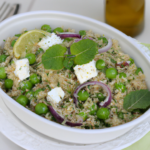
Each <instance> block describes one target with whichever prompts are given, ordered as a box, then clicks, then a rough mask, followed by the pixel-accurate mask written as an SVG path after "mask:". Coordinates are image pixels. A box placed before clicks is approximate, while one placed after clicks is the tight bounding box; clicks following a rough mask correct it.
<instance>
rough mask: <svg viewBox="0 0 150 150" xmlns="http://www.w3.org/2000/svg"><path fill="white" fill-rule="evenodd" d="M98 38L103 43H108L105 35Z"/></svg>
mask: <svg viewBox="0 0 150 150" xmlns="http://www.w3.org/2000/svg"><path fill="white" fill-rule="evenodd" d="M98 40H103V43H104V44H108V40H107V39H106V38H105V37H103V36H102V37H99V38H98Z"/></svg>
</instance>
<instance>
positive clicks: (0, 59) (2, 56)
mask: <svg viewBox="0 0 150 150" xmlns="http://www.w3.org/2000/svg"><path fill="white" fill-rule="evenodd" d="M6 58H7V56H6V55H4V54H3V55H1V56H0V63H2V62H5V60H6Z"/></svg>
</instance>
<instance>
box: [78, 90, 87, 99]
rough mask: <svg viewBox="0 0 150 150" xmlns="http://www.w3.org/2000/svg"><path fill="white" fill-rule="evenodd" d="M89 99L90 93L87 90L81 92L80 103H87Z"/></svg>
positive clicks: (79, 95) (79, 94)
mask: <svg viewBox="0 0 150 150" xmlns="http://www.w3.org/2000/svg"><path fill="white" fill-rule="evenodd" d="M88 97H89V93H88V92H87V91H85V90H81V91H79V93H78V100H80V101H86V100H87V99H88Z"/></svg>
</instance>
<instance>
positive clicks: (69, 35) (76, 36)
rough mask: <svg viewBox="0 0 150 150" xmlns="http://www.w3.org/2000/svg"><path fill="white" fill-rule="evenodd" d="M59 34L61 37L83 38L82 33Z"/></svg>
mask: <svg viewBox="0 0 150 150" xmlns="http://www.w3.org/2000/svg"><path fill="white" fill-rule="evenodd" d="M57 36H59V37H60V38H62V39H64V38H68V37H74V38H81V35H80V34H77V33H72V32H63V33H59V34H57Z"/></svg>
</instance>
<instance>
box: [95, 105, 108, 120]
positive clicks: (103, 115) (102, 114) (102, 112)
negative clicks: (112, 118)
mask: <svg viewBox="0 0 150 150" xmlns="http://www.w3.org/2000/svg"><path fill="white" fill-rule="evenodd" d="M109 115H110V112H109V110H108V108H99V109H98V111H97V117H98V118H99V119H104V120H105V119H108V118H109Z"/></svg>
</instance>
